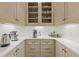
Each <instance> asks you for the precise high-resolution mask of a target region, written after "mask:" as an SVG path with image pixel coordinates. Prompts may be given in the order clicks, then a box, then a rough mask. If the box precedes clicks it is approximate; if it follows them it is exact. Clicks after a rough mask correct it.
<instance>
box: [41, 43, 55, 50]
mask: <svg viewBox="0 0 79 59" xmlns="http://www.w3.org/2000/svg"><path fill="white" fill-rule="evenodd" d="M41 48H51V49H52V48H54V45H53V44H41Z"/></svg>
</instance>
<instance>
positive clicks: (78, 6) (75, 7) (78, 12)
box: [66, 2, 79, 23]
mask: <svg viewBox="0 0 79 59" xmlns="http://www.w3.org/2000/svg"><path fill="white" fill-rule="evenodd" d="M67 6H68V8H67V10H68V11H67V13H68V15H67V21H66V23H79V2H68V3H67Z"/></svg>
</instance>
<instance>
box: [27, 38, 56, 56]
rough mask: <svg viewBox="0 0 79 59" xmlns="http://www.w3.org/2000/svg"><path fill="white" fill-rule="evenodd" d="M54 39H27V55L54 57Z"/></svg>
mask: <svg viewBox="0 0 79 59" xmlns="http://www.w3.org/2000/svg"><path fill="white" fill-rule="evenodd" d="M54 53H55V51H54V40H50V39H34V40H33V39H27V40H26V56H27V57H53V56H54V55H55V54H54Z"/></svg>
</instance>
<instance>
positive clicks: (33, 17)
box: [28, 2, 38, 23]
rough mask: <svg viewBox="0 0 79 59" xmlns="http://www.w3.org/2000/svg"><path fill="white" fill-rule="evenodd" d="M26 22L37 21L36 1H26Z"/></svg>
mask: <svg viewBox="0 0 79 59" xmlns="http://www.w3.org/2000/svg"><path fill="white" fill-rule="evenodd" d="M28 23H38V3H37V2H32V3H28Z"/></svg>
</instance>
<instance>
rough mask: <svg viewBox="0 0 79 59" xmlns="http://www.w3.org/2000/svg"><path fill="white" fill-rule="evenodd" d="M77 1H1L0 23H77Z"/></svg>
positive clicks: (78, 6)
mask: <svg viewBox="0 0 79 59" xmlns="http://www.w3.org/2000/svg"><path fill="white" fill-rule="evenodd" d="M78 11H79V3H78V2H1V3H0V23H13V24H19V25H42V26H43V25H47V26H48V25H63V24H68V23H69V24H71V23H79V21H78V19H79V16H78V15H79V12H78Z"/></svg>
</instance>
